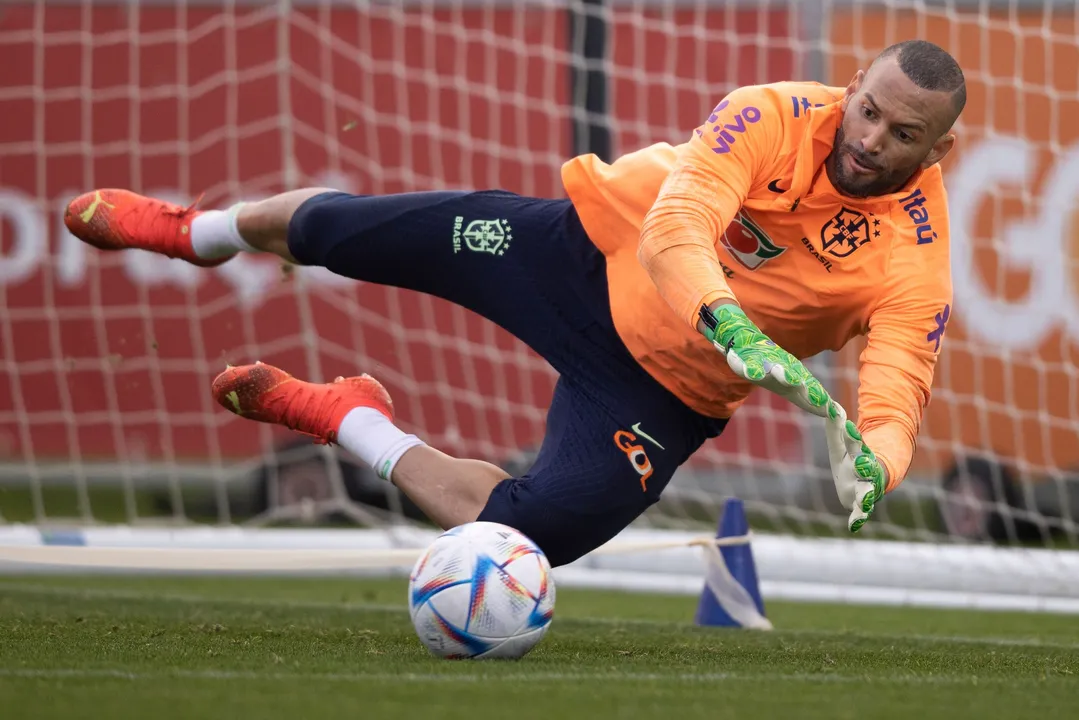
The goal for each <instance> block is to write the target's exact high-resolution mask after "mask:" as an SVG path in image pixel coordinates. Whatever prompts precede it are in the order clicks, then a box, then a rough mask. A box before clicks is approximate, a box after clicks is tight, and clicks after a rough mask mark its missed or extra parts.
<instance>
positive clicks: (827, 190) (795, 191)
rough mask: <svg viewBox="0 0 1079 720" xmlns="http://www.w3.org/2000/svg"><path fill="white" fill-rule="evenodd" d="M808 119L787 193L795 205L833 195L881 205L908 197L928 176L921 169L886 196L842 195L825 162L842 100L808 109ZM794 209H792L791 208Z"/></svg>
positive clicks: (856, 202) (849, 201) (840, 116)
mask: <svg viewBox="0 0 1079 720" xmlns="http://www.w3.org/2000/svg"><path fill="white" fill-rule="evenodd" d="M808 115H809V121H808V124H807V126H806V130H805V133H804V134H803V135H802V142H801V145H800V149H799V152H798V155H797V159H796V160H795V165H794V177H793V179H792V181H791V190H790V192H788V193H785V195H787V196H788V197H789V196H793V201H792V203H793V205H794V206H795V207H796V206H797V204H798V202H800V201H801V200H803V199H804V198H806V197H810V196H831V197H835V198H836V199H839V200H841V201H843V202H844V203H847V204H850V205H880V204H885V203H891V202H893V201H896V200H900V199H902V198H905V197H907V196H908V195H910V194H911V193H912V192H914V191H915V190H916V189H917V188H918V186H919V185H920V184H921V182H922V180H923V178H924V177H925V173H926V171H925V170H923V169H919V170H918V172H916V173H915V174H914V175H913V176H912V177H911V179H910V180H908V181H907V183H906V184H905V185H904V186H903V187H902V188H900V189H899V190H897V191H895V192H893V193H889V194H887V195H876V196H874V197H868V198H852V197H848V196H846V195H843V194H841V193H840V192H839V191H838V190H836V189H835V187H834V186H833V185H832V181H831V180H829V179H828V173H827V171H826V170H825V168H824V161H825V159H826V158H827V157H828V153H830V152H831V151H832V146H833V145H834V144H835V134H836V131H837V130H838V129H839V126H840V123H841V122H842V121H843V101H842V100H839V101H836V102H834V103H830V104H828V105H821V106H820V107H813V108H809V111H808ZM792 209H793V208H792Z"/></svg>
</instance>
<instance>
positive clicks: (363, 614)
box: [0, 576, 1079, 720]
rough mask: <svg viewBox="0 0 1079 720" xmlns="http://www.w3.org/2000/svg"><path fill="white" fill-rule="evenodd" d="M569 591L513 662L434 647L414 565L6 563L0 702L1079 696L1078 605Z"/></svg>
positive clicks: (456, 707)
mask: <svg viewBox="0 0 1079 720" xmlns="http://www.w3.org/2000/svg"><path fill="white" fill-rule="evenodd" d="M695 606H696V599H695V598H693V597H685V596H675V597H668V596H662V595H648V594H630V593H617V592H595V591H583V590H573V589H569V588H560V589H559V590H558V599H557V604H556V608H555V620H554V624H553V626H552V629H551V631H550V632H549V633H548V635H547V637H546V638H545V639H544V640H543V641H542V642H541V643H540V645H539V646H537V647H536V649H535V650H533V652H532V653H531V654H529V655H528V656H527V657H525V658H524V659H522V660H519V661H481V662H477V661H442V660H438V659H435V658H433V657H431V656H429V655H428V654H427V651H426V650H425V649H424V648H423V647H422V646H421V645H420V644H419V641H418V640H417V639H416V637H415V635H414V634H413V631H412V626H411V624H410V622H409V619H408V613H407V610H406V606H405V583H404V581H402V580H377V581H376V580H355V579H291V578H290V579H282V578H251V577H244V578H236V577H227V578H225V577H214V578H188V577H184V578H134V577H100V576H99V577H87V578H68V577H64V578H54V577H46V576H29V577H11V576H0V717H4V718H18V719H19V720H28V719H30V718H64V719H65V720H72V719H75V718H138V719H139V720H144V719H146V718H153V719H154V720H165V719H166V718H198V719H199V720H205V719H209V718H270V719H277V718H280V719H282V720H284V719H285V718H287V719H289V720H293V719H294V718H337V717H342V718H357V719H361V718H362V719H363V720H367V719H369V718H410V719H413V718H419V717H433V718H439V719H440V720H445V719H450V718H468V719H469V720H475V718H486V717H492V718H514V719H523V718H542V719H543V720H563V719H564V718H570V717H572V718H578V717H579V718H672V719H673V720H687V719H688V718H709V719H714V718H754V719H755V718H799V719H808V718H829V719H838V718H859V719H861V720H886V719H888V718H904V720H907V719H910V718H915V719H916V720H927V719H928V718H947V719H948V720H954V719H956V718H1009V719H1015V718H1026V717H1031V718H1033V717H1037V718H1045V717H1053V716H1055V717H1071V716H1073V715H1074V713H1075V712H1076V711H1077V710H1076V708H1079V622H1077V621H1076V619H1075V618H1073V617H1067V616H1052V615H1034V614H1029V615H1028V614H1004V613H982V612H966V611H936V610H920V609H899V608H868V607H859V608H856V607H851V606H834V605H807V604H789V603H779V602H773V603H769V605H768V607H767V611H768V615H769V617H770V618H771V619H772V621H773V622H774V623H775V624H776V626H777V630H776V631H774V632H770V633H762V632H755V631H745V630H732V629H720V628H698V627H694V626H693V624H692V617H693V612H694V609H695Z"/></svg>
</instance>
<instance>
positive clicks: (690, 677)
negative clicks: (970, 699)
mask: <svg viewBox="0 0 1079 720" xmlns="http://www.w3.org/2000/svg"><path fill="white" fill-rule="evenodd" d="M0 677H9V678H18V679H26V680H61V679H65V678H71V679H85V680H90V679H114V680H128V681H132V682H146V681H154V682H159V681H161V680H168V679H175V680H211V681H241V680H249V681H255V682H293V681H302V682H333V683H362V682H377V683H399V684H408V683H424V684H428V683H448V684H451V685H453V684H458V683H477V682H483V683H492V682H529V683H536V682H549V683H581V682H668V683H669V682H672V681H674V682H683V683H712V682H730V681H738V682H746V681H758V682H784V681H786V682H799V683H838V684H854V683H859V684H863V683H872V682H876V681H879V678H875V677H873V676H870V675H839V674H833V673H789V674H784V673H752V672H721V673H677V672H672V673H640V672H626V673H611V672H599V673H597V672H581V671H577V672H541V671H536V672H527V673H522V672H513V673H500V672H492V673H485V672H446V673H279V672H254V671H233V670H181V669H166V670H158V671H150V672H144V671H140V672H128V671H126V670H115V669H107V668H100V669H96V668H85V669H83V668H0ZM1053 677H1054V678H1055V679H1061V680H1063V679H1067V680H1070V681H1073V682H1075V681H1076V679H1075V678H1070V677H1068V678H1066V677H1065V676H1059V675H1054V676H1053ZM1045 680H1046V678H1044V677H1029V678H1017V677H1014V676H1011V677H1009V676H993V675H988V676H986V675H978V676H974V675H970V676H964V675H889V676H888V682H889V683H901V684H908V685H1029V684H1031V683H1032V682H1044V681H1045Z"/></svg>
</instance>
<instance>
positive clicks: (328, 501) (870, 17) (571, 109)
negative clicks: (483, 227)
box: [0, 0, 1079, 596]
mask: <svg viewBox="0 0 1079 720" xmlns="http://www.w3.org/2000/svg"><path fill="white" fill-rule="evenodd" d="M1077 33H1079V10H1077V9H1076V5H1075V4H1074V2H1065V1H1063V0H1061V1H1057V0H1029V1H1025V0H999V1H990V0H977V1H975V0H970V1H964V0H940V1H930V0H917V1H915V0H882V1H880V2H856V1H852V0H847V1H841V0H800V1H799V2H794V1H793V0H787V1H785V2H783V1H780V0H757V1H754V2H749V1H741V0H605V1H604V2H590V1H588V2H586V1H583V0H565V1H561V0H559V1H556V0H516V1H510V0H385V1H379V2H374V1H369V0H292V1H291V2H289V1H288V0H280V1H266V2H264V1H260V0H218V1H211V0H144V1H143V2H124V1H120V0H115V1H112V2H110V1H108V0H60V1H54V0H48V1H47V2H46V0H10V1H9V2H5V3H3V5H2V6H0V66H2V67H3V68H4V72H3V73H0V107H2V108H3V112H2V113H0V531H2V530H3V528H4V527H5V526H7V527H8V528H14V527H20V528H24V529H25V528H26V527H29V528H36V529H39V530H40V529H49V531H50V532H55V531H56V528H87V527H94V526H101V525H105V526H112V525H119V526H125V527H128V528H137V527H140V526H154V527H157V528H160V527H163V526H171V527H181V526H198V527H210V528H212V527H227V528H237V527H244V526H250V527H262V526H271V525H285V526H294V525H297V524H312V523H317V524H332V525H338V526H340V525H346V526H353V527H355V526H360V527H366V528H386V527H391V526H396V525H400V524H402V523H407V522H422V518H421V517H420V515H419V513H418V512H417V511H416V509H415V508H414V507H413V506H412V505H411V504H410V503H409V502H408V501H407V499H405V498H403V497H402V496H401V495H399V494H398V493H397V492H396V491H395V490H394V489H393V488H392V487H390V486H388V485H387V484H386V483H383V482H381V481H379V480H377V479H376V478H374V477H373V476H372V475H371V474H370V473H369V472H367V471H366V470H365V469H364V468H362V467H360V466H359V465H357V464H356V463H354V462H353V461H352V460H351V458H349V457H347V456H346V455H345V454H343V453H341V452H338V451H336V450H330V449H327V448H322V447H318V446H314V445H311V444H309V443H307V442H306V441H303V440H300V439H297V438H296V437H294V436H291V435H289V434H287V433H279V432H276V430H275V429H273V428H270V427H267V426H262V425H256V424H254V423H250V422H247V421H244V420H241V419H239V418H236V417H234V416H232V415H231V414H229V413H226V412H224V411H223V410H221V409H220V408H218V407H217V406H216V405H214V403H213V401H212V399H211V397H210V393H209V383H210V380H211V379H212V378H213V376H214V375H215V374H216V373H217V372H218V371H220V370H221V369H222V368H223V367H224V365H225V363H226V362H227V361H231V362H233V363H241V362H250V361H253V360H255V359H261V360H263V361H265V362H272V363H274V364H278V365H280V366H282V367H284V368H285V369H288V370H290V371H291V372H293V373H294V374H296V375H298V376H302V377H306V378H308V379H313V380H318V379H328V378H332V377H334V376H336V375H339V374H340V375H350V374H356V373H357V372H359V371H366V372H370V373H372V374H374V375H375V376H376V377H378V378H379V379H381V380H382V381H383V382H384V383H385V384H386V385H387V387H388V388H389V390H390V392H391V394H392V395H393V396H394V398H395V403H396V405H397V407H398V410H399V416H400V419H401V421H402V424H403V426H404V427H405V428H406V429H407V430H409V431H411V432H415V433H417V434H419V435H420V436H421V437H423V438H424V439H426V440H427V441H428V442H429V443H431V444H432V445H434V446H436V447H438V448H440V449H442V450H444V451H446V452H448V453H451V454H454V455H461V456H472V457H479V458H483V459H486V460H490V461H492V462H495V463H499V464H502V465H504V466H506V467H507V468H508V469H510V470H521V469H523V468H524V467H526V466H527V463H528V461H529V458H530V454H531V453H532V452H534V451H535V449H536V448H537V447H538V444H539V442H540V440H541V438H542V433H543V427H544V418H545V410H546V406H547V402H548V400H549V398H550V394H551V390H552V387H553V382H554V379H555V377H554V374H553V372H552V371H551V370H550V368H548V367H547V366H546V364H545V363H544V362H543V361H542V360H540V359H539V358H538V357H536V356H535V355H534V354H533V353H531V352H530V351H529V350H528V349H527V348H525V347H524V346H523V345H521V344H520V343H518V342H517V341H515V340H514V339H512V338H510V337H509V336H507V335H506V334H505V333H504V332H502V331H501V330H499V329H497V328H495V327H494V326H492V325H491V324H489V323H486V322H485V321H482V320H480V319H479V318H477V317H476V316H474V315H471V314H470V313H468V312H466V311H464V310H461V309H459V308H455V307H451V306H449V305H447V304H446V303H444V302H442V301H439V300H435V299H432V298H430V297H426V296H421V295H417V294H414V293H410V292H406V291H399V290H394V289H386V288H381V287H375V286H371V285H361V284H358V283H353V282H351V281H343V280H342V279H340V278H335V277H333V276H332V275H329V274H328V273H326V272H322V271H308V270H297V271H295V272H286V271H284V270H283V269H282V267H281V266H280V265H279V264H277V263H275V262H273V261H270V260H268V259H266V258H261V257H243V258H240V259H237V260H236V261H233V262H230V263H227V264H225V265H224V266H222V267H221V268H219V269H216V270H212V271H206V270H199V269H196V268H194V267H189V266H186V265H184V264H183V263H181V262H178V261H175V262H174V261H168V260H164V259H162V258H158V257H154V256H150V255H148V254H132V253H119V254H116V255H105V254H101V253H97V252H90V251H88V249H87V248H85V247H84V246H83V245H81V244H80V243H79V242H78V241H76V240H75V239H74V238H72V237H71V236H70V235H69V234H68V233H67V231H66V230H65V229H64V226H63V223H62V220H61V208H62V207H63V205H64V203H65V202H66V200H67V199H69V198H70V197H71V196H73V195H74V194H76V193H77V192H81V191H83V190H85V189H89V188H92V187H102V186H119V187H130V188H133V189H136V190H139V191H142V192H145V193H148V194H156V195H159V196H163V197H168V198H171V199H174V200H176V201H178V202H182V203H185V204H186V203H190V202H193V201H194V200H195V199H196V198H197V197H198V196H200V195H202V194H204V197H203V200H202V203H201V206H202V207H223V206H224V205H225V204H227V203H231V202H234V201H236V200H238V199H255V198H258V197H263V196H266V195H269V194H271V193H274V192H277V191H281V190H285V189H289V188H294V187H301V186H304V185H311V184H329V185H332V186H336V187H339V188H341V189H345V190H351V191H355V192H364V193H389V192H398V191H408V190H424V189H441V188H452V187H474V188H484V187H499V188H505V189H509V190H513V191H516V192H519V193H523V194H531V195H539V196H546V197H561V196H563V195H564V192H563V190H562V187H561V184H560V181H559V167H560V165H561V163H562V162H563V161H564V160H565V159H567V158H568V157H570V156H571V155H572V154H574V153H576V152H580V151H591V150H595V151H597V152H600V153H610V154H611V155H617V154H620V153H623V152H627V151H631V150H634V149H637V148H639V147H641V146H643V145H645V144H648V143H651V142H656V141H669V142H672V143H677V142H681V141H683V140H684V139H686V138H687V137H688V136H689V133H690V132H691V131H692V128H693V127H695V126H696V125H697V124H698V123H699V122H700V120H701V118H703V117H706V116H707V114H708V111H709V110H710V109H711V108H712V107H713V106H714V105H715V102H716V101H717V99H718V98H720V97H721V96H722V95H724V94H725V93H726V92H728V91H729V90H731V89H732V88H733V87H735V86H738V85H744V84H752V83H763V82H772V81H779V80H787V79H805V80H817V81H821V82H824V83H827V84H834V85H844V84H846V82H847V81H848V80H849V79H850V77H851V76H852V75H853V73H854V72H855V71H856V70H857V69H858V68H859V67H866V66H867V64H868V62H869V61H870V60H871V59H872V58H873V57H874V56H875V55H876V54H877V53H878V52H879V51H880V50H881V49H882V48H883V47H885V46H886V45H888V44H891V43H893V42H897V41H900V40H903V39H908V38H912V37H921V38H925V39H930V40H933V41H935V42H937V43H938V44H940V45H942V46H944V47H945V48H946V49H948V50H949V51H951V52H952V53H953V54H954V55H955V56H956V57H957V58H958V59H959V61H960V63H961V65H962V66H963V68H964V71H965V73H966V77H967V82H968V94H969V101H968V106H967V110H966V112H965V114H964V117H963V118H962V120H961V122H960V124H959V127H958V134H959V141H958V144H957V148H956V150H955V151H954V153H953V154H952V155H951V156H949V158H948V159H947V160H946V162H945V173H946V182H947V184H948V187H949V200H950V206H951V213H952V227H951V231H952V241H953V255H954V271H953V276H954V282H955V289H956V293H955V308H954V313H952V315H951V317H950V318H949V319H948V320H949V322H948V325H947V333H946V336H945V342H944V347H945V350H944V354H943V356H942V360H941V364H940V369H939V372H938V376H937V380H936V383H935V387H934V392H935V394H934V398H933V401H932V404H931V406H930V410H929V412H928V415H927V418H926V421H925V425H924V428H923V431H922V433H921V436H920V438H919V448H918V451H917V454H916V457H915V460H914V465H913V467H912V470H911V474H910V478H909V479H908V480H907V482H906V483H905V484H904V486H903V487H902V488H901V489H900V490H899V491H897V492H896V493H895V494H894V495H892V496H890V497H889V498H888V500H887V502H885V503H884V504H883V505H882V507H881V508H880V510H879V511H878V514H877V515H875V516H874V519H873V521H872V522H871V523H870V524H869V525H868V526H867V527H866V528H865V530H864V531H863V534H864V535H865V536H866V537H867V538H869V539H871V540H879V541H881V545H880V547H882V548H883V547H892V548H901V547H908V546H907V545H905V544H903V545H898V544H897V545H890V546H886V545H885V544H884V541H886V540H891V541H902V542H903V543H908V542H918V541H921V542H924V543H928V544H929V546H930V547H938V546H939V545H940V544H943V543H947V544H949V545H952V544H955V543H964V544H969V543H988V544H989V545H991V546H993V547H995V548H997V549H999V551H1000V552H1003V548H1010V549H1011V551H1012V552H1014V553H1019V555H1015V556H1013V557H1017V558H1020V559H1026V560H1025V561H1026V562H1027V564H1028V565H1030V566H1034V565H1038V563H1039V562H1042V560H1038V561H1037V562H1035V560H1033V559H1034V558H1043V559H1044V562H1045V563H1048V564H1047V565H1044V567H1046V568H1050V569H1051V568H1054V567H1057V568H1059V567H1063V566H1062V565H1053V563H1056V562H1058V560H1056V559H1054V558H1058V557H1063V556H1058V555H1056V554H1051V555H1049V554H1046V555H1039V554H1038V553H1049V552H1050V549H1051V548H1061V547H1063V548H1074V547H1076V546H1077V545H1079V525H1077V523H1076V521H1075V517H1076V515H1077V513H1079V371H1077V369H1076V361H1077V359H1079V229H1077V227H1076V226H1075V225H1074V224H1073V220H1075V219H1076V218H1077V216H1076V214H1075V213H1076V211H1075V207H1074V202H1075V198H1076V195H1077V194H1079V151H1077V149H1076V148H1077V147H1079V146H1076V145H1075V143H1076V141H1077V140H1079V123H1076V122H1075V121H1074V118H1075V117H1076V112H1077V111H1079V86H1077V83H1079V44H1077ZM857 349H858V348H857V347H852V348H850V349H848V350H847V351H844V352H843V353H840V354H838V355H835V356H829V357H822V358H817V359H815V360H814V368H815V369H816V370H817V371H818V372H820V373H821V375H822V376H823V377H824V378H826V380H827V383H828V385H829V386H830V387H831V388H833V389H834V390H835V391H836V392H837V393H838V394H839V395H840V397H841V398H843V400H844V404H845V406H846V407H848V408H853V407H855V406H856V404H855V402H854V401H853V392H854V389H855V385H854V383H855V379H856V375H855V373H856V367H857ZM822 443H823V435H822V433H821V432H820V429H819V427H818V425H817V424H816V423H815V422H813V421H811V419H810V418H807V417H803V416H801V415H799V414H798V413H797V412H796V411H794V410H793V409H792V408H789V407H787V406H785V405H784V404H783V403H782V402H780V401H778V400H775V401H773V399H771V398H770V397H768V396H766V395H764V394H763V393H762V394H760V395H759V396H758V397H756V398H755V399H753V400H752V401H751V402H750V403H749V404H748V405H747V406H746V407H745V408H744V409H743V410H742V411H740V412H739V414H738V416H737V418H736V419H735V420H734V421H733V422H732V423H731V426H730V427H729V429H728V432H727V433H726V434H725V435H724V436H723V437H722V438H720V439H718V440H717V441H715V442H714V443H710V444H709V445H708V446H707V447H706V448H705V449H703V450H702V451H701V452H700V453H699V454H698V455H697V456H696V457H695V458H693V460H692V461H691V462H690V463H688V464H687V465H686V467H685V468H683V469H682V471H680V472H679V474H678V475H677V476H676V478H675V480H674V481H673V483H672V484H671V486H670V488H669V489H668V491H667V493H666V494H665V497H664V500H663V501H662V502H661V503H660V504H659V505H658V506H657V507H655V508H654V509H653V510H651V511H649V513H648V514H647V515H646V516H645V517H644V518H642V519H641V521H640V523H639V525H640V527H641V528H644V529H649V528H651V529H660V528H667V529H674V530H683V531H685V530H688V531H693V532H709V531H712V530H714V528H715V523H716V518H717V513H718V508H719V507H720V506H721V502H722V501H723V500H724V499H725V498H727V497H738V498H740V499H742V500H743V501H744V502H745V506H746V509H747V512H748V514H749V517H750V525H751V527H752V528H753V529H754V531H756V532H769V533H776V534H778V535H781V536H785V537H794V536H797V537H805V538H820V537H824V538H835V539H836V540H837V541H840V542H841V544H844V547H845V545H846V544H849V542H848V541H847V540H845V539H844V536H845V513H844V512H843V511H842V509H841V508H839V507H838V506H837V503H836V501H835V499H834V492H833V490H832V489H831V481H830V478H829V474H828V470H827V465H826V459H825V457H826V456H825V453H824V449H823V447H822ZM784 547H786V546H784ZM804 547H808V546H804ZM813 552H817V550H813ZM897 552H898V551H897ZM941 552H943V551H941ZM941 557H943V555H942V556H941ZM964 557H966V556H961V555H960V556H955V557H952V556H949V557H948V559H946V560H942V561H941V562H942V563H945V565H942V566H941V567H944V568H945V570H948V569H949V568H951V569H953V570H954V569H955V567H957V566H959V565H962V564H963V562H965V560H964V559H963V558H964ZM986 557H992V558H998V559H999V558H1000V557H1003V555H999V556H998V555H990V556H986ZM777 562H778V561H777ZM787 562H794V560H788V561H787ZM997 562H998V560H997V559H993V560H986V567H989V566H992V565H993V564H994V563H997ZM1059 562H1064V561H1063V560H1059ZM1020 564H1022V563H1020ZM762 565H763V566H765V567H763V568H762V576H765V577H766V578H767V576H768V574H769V573H770V572H776V571H775V570H774V569H773V566H771V565H769V564H768V562H767V561H762ZM1003 566H1004V565H1001V567H1003ZM1007 567H1012V566H1011V565H1007ZM1039 567H1043V566H1040V565H1039ZM983 570H984V571H985V572H986V573H989V572H991V571H990V570H988V569H984V568H983ZM979 572H981V570H979ZM999 572H1002V571H999V568H998V574H999ZM946 574H947V572H945V571H942V576H943V575H946ZM1048 574H1050V575H1051V574H1052V572H1051V570H1050V571H1048ZM964 577H966V575H964ZM911 582H913V581H911ZM964 582H967V581H964ZM969 582H971V583H974V584H977V583H975V582H974V581H969ZM995 582H997V583H998V584H997V585H995V586H994V588H995V590H996V591H999V592H1016V593H1021V592H1022V590H1023V588H1021V587H1014V588H1013V587H1011V586H1009V585H1008V583H1007V581H1006V580H999V578H998V580H997V581H995ZM1000 583H1004V584H1003V585H1001V584H1000ZM1046 583H1047V584H1046V586H1045V587H1044V588H1042V590H1043V592H1044V593H1045V594H1053V593H1056V594H1064V595H1073V596H1079V590H1077V589H1076V588H1074V587H1071V586H1068V587H1067V588H1065V589H1063V590H1062V589H1061V587H1062V586H1061V585H1060V584H1059V583H1057V584H1056V585H1054V584H1053V583H1052V581H1050V580H1047V581H1046ZM960 589H964V588H960ZM966 589H969V588H966Z"/></svg>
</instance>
